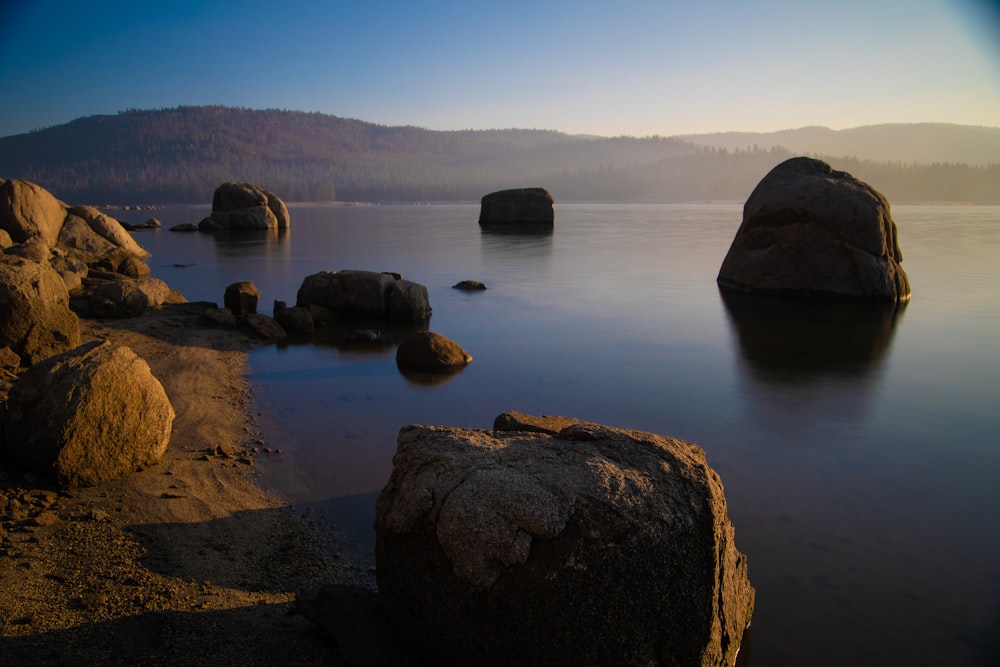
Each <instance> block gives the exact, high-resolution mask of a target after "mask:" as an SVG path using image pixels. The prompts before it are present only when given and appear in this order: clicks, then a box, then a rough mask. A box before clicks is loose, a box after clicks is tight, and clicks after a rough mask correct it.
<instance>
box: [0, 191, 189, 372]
mask: <svg viewBox="0 0 1000 667" xmlns="http://www.w3.org/2000/svg"><path fill="white" fill-rule="evenodd" d="M0 250H2V254H0V303H3V304H4V306H3V309H4V312H3V318H2V321H0V359H4V360H6V361H4V362H3V363H4V364H5V366H9V365H10V364H12V363H13V359H14V355H16V356H17V363H16V364H14V365H15V366H30V365H32V364H34V363H36V362H37V361H40V360H42V359H44V358H46V357H49V356H51V355H53V354H57V353H60V352H64V351H66V350H69V349H72V348H74V347H76V346H77V345H79V344H80V328H79V322H78V320H77V318H76V315H75V314H74V313H73V312H72V311H71V310H70V307H69V293H70V292H72V291H77V290H80V289H82V288H86V289H88V290H94V289H96V288H98V287H100V286H103V285H114V284H117V286H116V287H110V288H108V289H109V290H111V292H109V293H108V294H105V295H103V296H99V297H98V298H97V306H96V309H97V310H98V311H101V308H102V306H104V305H105V304H107V303H108V302H110V301H113V300H114V299H115V298H118V299H119V300H124V301H129V302H131V303H132V304H133V305H132V306H131V310H133V311H134V310H135V309H136V308H137V307H138V306H136V305H135V304H136V303H137V302H138V301H140V300H143V299H146V300H147V302H148V301H150V300H152V301H156V300H157V299H159V301H160V302H161V303H162V301H163V300H164V299H166V298H169V296H170V295H169V290H167V292H165V293H161V294H160V295H159V296H156V295H154V294H152V292H155V291H156V290H157V289H160V290H162V288H163V287H165V286H161V285H157V286H156V288H155V289H153V288H152V287H150V285H149V279H148V278H147V276H148V275H149V273H150V271H149V267H148V266H147V265H146V264H145V262H144V261H143V260H144V259H145V258H146V257H147V256H148V253H147V252H146V251H145V250H144V249H143V248H142V246H140V245H139V244H138V243H137V242H136V241H135V240H134V239H133V238H132V237H131V235H130V234H129V233H128V232H127V231H126V230H125V229H124V228H123V227H122V225H121V223H119V222H118V221H117V220H115V219H114V218H111V217H110V216H107V215H105V214H104V213H102V212H101V211H99V210H98V209H96V208H93V207H90V206H68V205H66V204H64V203H63V202H61V201H59V200H58V199H56V198H55V197H54V196H52V194H51V193H49V192H48V191H47V190H45V189H44V188H42V187H40V186H38V185H36V184H34V183H29V182H27V181H22V180H17V179H12V180H7V181H2V182H0ZM129 286H138V287H137V289H138V291H139V292H143V293H145V292H147V291H150V292H151V293H150V295H149V296H150V297H151V298H146V297H145V296H144V297H137V296H135V294H134V292H136V291H137V290H136V289H133V288H132V287H129ZM115 290H117V296H116V295H115V293H114V291H115Z"/></svg>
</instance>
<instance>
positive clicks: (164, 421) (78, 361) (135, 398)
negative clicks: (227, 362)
mask: <svg viewBox="0 0 1000 667" xmlns="http://www.w3.org/2000/svg"><path fill="white" fill-rule="evenodd" d="M173 419H174V410H173V407H172V406H171V405H170V401H169V400H168V399H167V395H166V393H165V392H164V390H163V387H162V386H161V385H160V383H159V381H157V379H156V378H155V377H153V374H152V373H151V372H150V370H149V366H148V365H147V364H146V362H145V361H144V360H143V359H141V358H139V357H138V356H136V354H135V353H134V352H132V350H131V349H129V348H128V347H126V346H124V345H119V346H115V345H112V344H110V343H108V342H104V343H100V342H92V343H87V344H85V345H82V346H80V347H78V348H76V349H75V350H71V351H70V352H66V353H64V354H60V355H57V356H55V357H51V358H50V359H47V360H45V361H44V362H41V363H39V364H36V365H35V366H34V367H33V368H31V369H30V370H29V371H28V372H27V373H25V374H24V376H23V377H22V378H21V379H20V380H18V382H17V383H16V384H15V385H14V387H13V388H12V389H11V391H10V398H9V401H8V404H7V413H6V415H5V416H4V420H3V427H4V438H3V444H4V453H5V455H6V456H7V457H9V458H10V459H12V460H13V461H15V462H17V463H19V464H20V465H23V466H25V467H26V468H28V469H30V470H33V471H35V472H38V473H41V474H45V475H50V476H52V477H54V478H55V479H56V480H57V481H58V482H59V484H60V485H62V486H64V487H69V488H73V487H81V486H95V485H98V484H103V483H104V482H107V481H110V480H112V479H117V478H119V477H122V476H124V475H127V474H129V473H131V472H133V471H135V470H137V469H139V468H141V467H143V466H148V465H153V464H155V463H157V462H158V461H159V460H160V458H161V457H162V456H163V453H164V452H165V451H166V448H167V443H168V442H169V441H170V432H171V427H172V423H173Z"/></svg>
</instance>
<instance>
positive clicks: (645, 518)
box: [375, 413, 754, 667]
mask: <svg viewBox="0 0 1000 667" xmlns="http://www.w3.org/2000/svg"><path fill="white" fill-rule="evenodd" d="M375 523H376V562H377V578H378V589H379V597H380V599H381V601H382V605H383V608H384V609H385V610H386V613H387V614H388V615H389V616H390V617H391V619H392V620H393V622H394V623H395V625H396V627H398V628H399V629H400V631H401V632H402V634H403V635H404V637H405V638H406V640H407V641H408V642H409V643H410V644H411V645H412V646H414V647H416V648H417V649H418V650H419V651H420V652H421V653H422V654H423V655H424V657H425V658H427V659H428V661H429V663H430V664H435V665H497V666H499V665H529V664H531V665H692V666H699V665H705V666H707V665H713V666H720V667H721V666H722V665H727V666H729V665H732V664H733V662H734V660H735V658H736V653H737V651H738V650H739V646H740V642H741V641H742V637H743V632H744V630H745V628H746V627H747V625H748V623H749V622H750V616H751V614H752V612H753V607H754V590H753V588H752V587H751V586H750V583H749V580H748V578H747V560H746V557H745V556H744V555H743V554H741V553H740V552H739V551H738V550H737V549H736V545H735V537H734V529H733V526H732V524H731V523H730V521H729V518H728V515H727V508H726V501H725V497H724V495H723V489H722V483H721V481H720V480H719V477H718V475H717V474H716V473H715V472H714V471H713V470H712V469H711V468H709V466H708V465H707V463H706V461H705V454H704V452H703V451H702V450H701V448H699V447H698V446H697V445H694V444H691V443H688V442H684V441H681V440H676V439H673V438H668V437H665V436H660V435H655V434H651V433H642V432H638V431H625V430H620V429H615V428H610V427H606V426H600V425H597V424H589V423H584V422H579V421H577V420H575V419H570V418H558V417H556V418H553V417H546V418H532V417H527V416H525V415H518V414H516V413H507V414H506V415H505V416H502V418H498V419H497V420H496V422H495V424H494V429H492V430H476V429H463V428H451V427H439V426H408V427H405V428H403V429H402V430H401V431H400V433H399V438H398V443H397V450H396V455H395V457H394V459H393V472H392V475H391V477H390V479H389V482H388V484H387V485H386V487H385V488H384V489H383V490H382V492H381V493H380V494H379V497H378V500H377V502H376V518H375Z"/></svg>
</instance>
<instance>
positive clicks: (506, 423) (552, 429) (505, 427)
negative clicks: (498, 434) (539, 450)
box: [493, 411, 580, 435]
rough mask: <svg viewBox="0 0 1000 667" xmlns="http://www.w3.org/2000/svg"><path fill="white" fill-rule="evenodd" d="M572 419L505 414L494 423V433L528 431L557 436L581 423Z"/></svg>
mask: <svg viewBox="0 0 1000 667" xmlns="http://www.w3.org/2000/svg"><path fill="white" fill-rule="evenodd" d="M579 421H580V420H578V419H573V418H572V417H553V416H551V415H542V416H541V417H534V416H532V415H526V414H524V413H523V412H514V411H510V412H505V413H503V414H501V415H498V416H497V418H496V419H495V420H494V421H493V430H494V431H528V432H532V433H548V434H549V435H556V434H557V433H559V432H560V431H561V430H563V429H564V428H566V427H567V426H572V425H573V424H577V423H579Z"/></svg>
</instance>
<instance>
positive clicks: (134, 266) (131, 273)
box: [118, 257, 152, 278]
mask: <svg viewBox="0 0 1000 667" xmlns="http://www.w3.org/2000/svg"><path fill="white" fill-rule="evenodd" d="M118 273H120V274H122V275H123V276H128V277H129V278H145V277H146V276H148V275H149V274H150V273H152V271H151V270H150V268H149V265H148V264H146V262H144V261H142V260H141V259H139V258H138V257H126V258H125V259H123V260H122V261H121V263H120V264H118Z"/></svg>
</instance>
